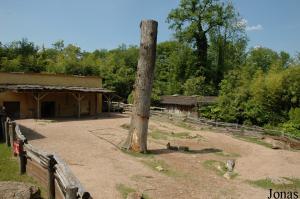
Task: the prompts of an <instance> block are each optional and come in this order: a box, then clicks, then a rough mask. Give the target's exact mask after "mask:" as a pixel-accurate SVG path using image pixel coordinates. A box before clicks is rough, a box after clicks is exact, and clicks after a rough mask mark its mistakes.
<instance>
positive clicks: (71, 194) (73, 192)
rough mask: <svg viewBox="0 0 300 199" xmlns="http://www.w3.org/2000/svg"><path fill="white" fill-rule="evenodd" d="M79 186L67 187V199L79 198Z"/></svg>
mask: <svg viewBox="0 0 300 199" xmlns="http://www.w3.org/2000/svg"><path fill="white" fill-rule="evenodd" d="M77 191H78V188H77V187H67V188H66V199H76V198H77Z"/></svg>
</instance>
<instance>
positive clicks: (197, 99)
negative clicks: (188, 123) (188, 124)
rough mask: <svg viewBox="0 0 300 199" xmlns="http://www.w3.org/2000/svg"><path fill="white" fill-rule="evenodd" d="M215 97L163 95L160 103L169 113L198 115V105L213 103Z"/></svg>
mask: <svg viewBox="0 0 300 199" xmlns="http://www.w3.org/2000/svg"><path fill="white" fill-rule="evenodd" d="M216 99H217V97H216V96H196V95H194V96H183V95H164V96H161V100H160V104H161V106H162V107H163V108H166V110H167V111H168V112H170V113H173V114H178V115H187V116H195V117H198V109H199V107H200V106H203V105H207V104H212V103H215V102H216Z"/></svg>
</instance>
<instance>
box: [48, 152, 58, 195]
mask: <svg viewBox="0 0 300 199" xmlns="http://www.w3.org/2000/svg"><path fill="white" fill-rule="evenodd" d="M47 157H48V158H49V160H48V198H49V199H54V198H55V182H54V179H55V178H54V172H55V168H54V166H55V164H56V161H55V159H54V157H53V155H48V156H47Z"/></svg>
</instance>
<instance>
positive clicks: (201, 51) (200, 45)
mask: <svg viewBox="0 0 300 199" xmlns="http://www.w3.org/2000/svg"><path fill="white" fill-rule="evenodd" d="M196 47H197V49H196V50H197V57H198V63H197V65H198V70H200V74H201V75H205V73H206V71H207V68H206V67H207V51H208V41H207V37H206V34H205V32H204V31H201V32H200V33H198V34H197V35H196Z"/></svg>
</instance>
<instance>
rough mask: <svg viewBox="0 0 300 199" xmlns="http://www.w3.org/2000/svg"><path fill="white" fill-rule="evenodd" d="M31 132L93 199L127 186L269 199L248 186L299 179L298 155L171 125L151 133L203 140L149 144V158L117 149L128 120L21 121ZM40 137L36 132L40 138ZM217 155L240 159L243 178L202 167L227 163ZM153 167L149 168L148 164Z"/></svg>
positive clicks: (169, 194) (157, 125)
mask: <svg viewBox="0 0 300 199" xmlns="http://www.w3.org/2000/svg"><path fill="white" fill-rule="evenodd" d="M18 122H19V123H20V124H22V125H24V126H26V127H28V128H30V129H32V130H33V132H25V133H27V137H28V139H29V140H30V143H31V144H33V145H35V146H38V147H40V148H42V149H44V150H47V151H48V152H54V153H57V154H59V155H60V156H61V157H62V158H64V159H65V160H66V161H67V163H68V164H69V165H70V168H71V170H72V171H73V172H74V173H75V175H76V176H77V177H78V178H79V180H80V181H81V182H82V184H83V185H84V186H85V188H86V189H87V190H88V191H89V192H91V194H92V195H93V197H94V198H96V199H97V198H121V195H120V193H119V191H118V190H117V189H116V186H117V185H118V184H124V185H126V186H128V187H132V188H134V189H136V190H138V191H141V192H144V193H146V194H147V195H148V196H149V197H150V198H164V199H165V198H170V199H171V198H265V197H266V196H267V193H268V192H267V191H266V190H263V189H260V188H254V187H252V186H250V185H249V184H247V183H245V182H244V181H245V180H248V179H262V178H266V177H274V178H276V177H297V178H299V177H300V169H299V165H300V153H299V152H291V151H283V150H271V149H268V148H265V147H263V146H260V145H256V144H252V143H247V142H244V141H241V140H237V139H234V138H232V137H230V136H228V135H224V134H218V133H212V132H208V131H192V130H188V129H186V128H181V127H177V126H175V125H173V124H170V123H167V122H163V121H158V120H151V122H150V129H151V131H154V130H157V129H158V130H161V131H163V132H174V133H180V132H186V133H189V134H190V135H199V139H178V138H172V137H168V139H161V140H160V139H159V140H157V139H153V138H150V139H149V148H150V150H151V152H152V155H151V157H134V156H131V155H128V154H125V153H123V152H122V151H120V150H118V149H117V148H116V147H115V145H118V144H119V143H120V142H121V141H122V140H124V139H125V137H126V135H127V130H125V129H123V128H121V127H120V126H121V125H122V124H127V123H129V118H128V117H127V116H124V115H122V116H120V115H115V116H114V117H110V118H99V119H94V120H80V121H55V122H51V121H35V120H20V121H18ZM37 132H38V133H37ZM167 142H171V144H173V145H174V144H179V145H187V146H189V147H190V149H192V150H194V151H195V153H179V152H172V151H168V150H165V149H164V148H165V144H166V143H167ZM216 151H221V152H224V153H228V154H230V153H232V154H237V155H238V157H235V159H237V164H236V172H237V173H238V174H239V176H238V177H237V178H235V179H232V180H227V179H225V178H224V177H222V176H218V175H216V173H215V172H213V171H211V170H208V169H207V168H205V167H204V166H203V163H204V162H205V161H207V160H218V161H226V160H227V159H228V157H224V156H221V155H217V153H215V152H216ZM156 161H158V162H159V163H161V164H162V163H166V165H168V166H169V170H170V171H173V172H169V173H166V174H165V173H163V172H158V171H156V170H155V169H153V168H151V164H152V163H153V162H156ZM149 164H150V166H147V165H149Z"/></svg>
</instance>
